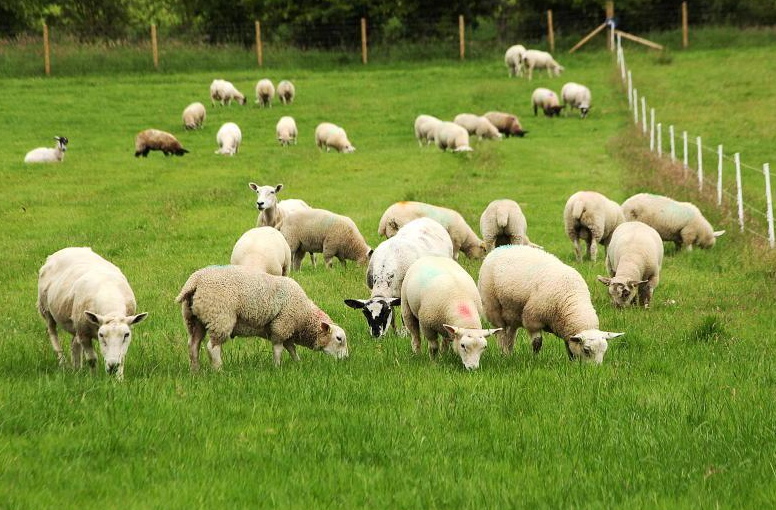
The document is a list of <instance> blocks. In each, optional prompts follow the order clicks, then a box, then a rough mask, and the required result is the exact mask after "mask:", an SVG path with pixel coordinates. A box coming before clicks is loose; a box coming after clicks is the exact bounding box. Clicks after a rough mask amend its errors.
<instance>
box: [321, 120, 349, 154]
mask: <svg viewBox="0 0 776 510" xmlns="http://www.w3.org/2000/svg"><path fill="white" fill-rule="evenodd" d="M315 145H316V146H317V147H318V148H319V149H321V150H323V148H324V147H326V152H329V151H330V150H331V149H334V150H336V151H337V152H345V153H350V152H355V151H356V148H355V147H353V145H352V144H351V143H350V140H348V135H347V133H345V130H344V129H342V128H341V127H339V126H337V125H335V124H332V123H331V122H321V123H320V124H318V127H316V128H315Z"/></svg>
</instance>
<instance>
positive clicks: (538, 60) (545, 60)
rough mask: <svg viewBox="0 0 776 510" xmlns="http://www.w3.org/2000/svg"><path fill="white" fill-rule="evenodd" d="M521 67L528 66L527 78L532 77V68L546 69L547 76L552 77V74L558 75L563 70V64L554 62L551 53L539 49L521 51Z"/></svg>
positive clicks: (530, 78)
mask: <svg viewBox="0 0 776 510" xmlns="http://www.w3.org/2000/svg"><path fill="white" fill-rule="evenodd" d="M523 67H526V68H528V79H529V80H532V79H533V70H534V68H535V69H547V76H548V77H550V78H552V75H553V74H554V75H555V76H560V73H561V71H563V66H562V65H560V64H558V63H557V62H555V59H554V58H552V55H550V54H549V53H547V52H546V51H539V50H526V52H525V53H523Z"/></svg>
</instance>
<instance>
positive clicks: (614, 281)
mask: <svg viewBox="0 0 776 510" xmlns="http://www.w3.org/2000/svg"><path fill="white" fill-rule="evenodd" d="M598 281H599V282H601V283H603V284H604V285H606V286H607V287H609V296H610V297H611V298H612V304H613V305H614V306H615V307H617V308H622V307H625V306H628V305H630V304H632V303H633V299H634V298H635V297H636V294H637V293H638V290H639V286H640V285H646V284H647V280H641V281H636V280H623V279H622V278H620V279H618V278H617V277H616V276H615V277H614V278H604V277H603V276H600V275H599V276H598Z"/></svg>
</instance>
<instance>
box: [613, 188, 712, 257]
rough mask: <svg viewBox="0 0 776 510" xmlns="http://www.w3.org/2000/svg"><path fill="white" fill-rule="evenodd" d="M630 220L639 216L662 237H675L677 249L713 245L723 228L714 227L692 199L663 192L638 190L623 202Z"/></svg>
mask: <svg viewBox="0 0 776 510" xmlns="http://www.w3.org/2000/svg"><path fill="white" fill-rule="evenodd" d="M622 212H623V214H624V215H625V219H627V220H628V221H632V220H637V221H641V222H643V223H646V224H647V225H649V226H650V227H652V228H654V229H655V230H657V232H658V234H660V237H661V238H662V239H663V241H672V242H674V244H675V245H676V249H677V250H681V249H682V247H684V248H685V249H686V250H688V251H689V250H692V247H693V245H697V246H698V247H699V248H711V247H712V246H714V243H715V242H716V241H717V238H718V237H719V236H721V235H722V234H724V233H725V231H724V230H718V231H714V229H713V228H712V226H711V223H709V222H708V220H707V219H706V218H704V217H703V214H701V212H700V210H699V209H698V208H697V207H695V206H694V205H693V204H691V203H689V202H677V201H676V200H674V199H671V198H668V197H664V196H661V195H652V194H649V193H639V194H638V195H633V196H632V197H630V198H629V199H628V200H626V201H625V202H623V204H622Z"/></svg>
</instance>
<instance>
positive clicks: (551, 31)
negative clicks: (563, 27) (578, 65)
mask: <svg viewBox="0 0 776 510" xmlns="http://www.w3.org/2000/svg"><path fill="white" fill-rule="evenodd" d="M547 41H548V42H549V43H550V53H555V27H554V26H553V24H552V9H548V10H547Z"/></svg>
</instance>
